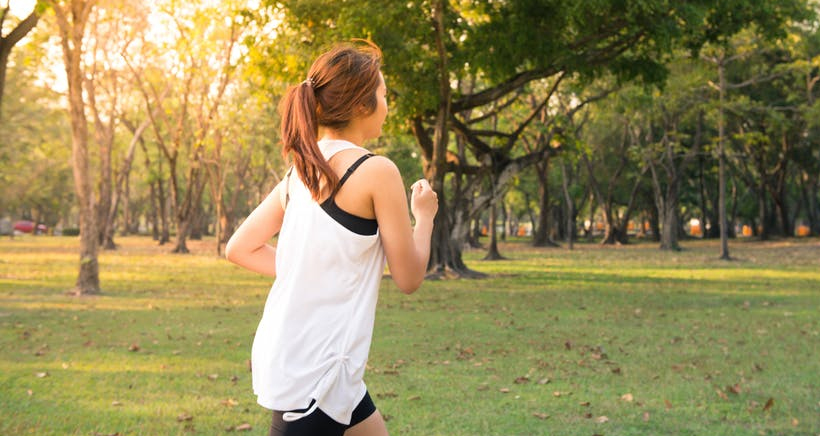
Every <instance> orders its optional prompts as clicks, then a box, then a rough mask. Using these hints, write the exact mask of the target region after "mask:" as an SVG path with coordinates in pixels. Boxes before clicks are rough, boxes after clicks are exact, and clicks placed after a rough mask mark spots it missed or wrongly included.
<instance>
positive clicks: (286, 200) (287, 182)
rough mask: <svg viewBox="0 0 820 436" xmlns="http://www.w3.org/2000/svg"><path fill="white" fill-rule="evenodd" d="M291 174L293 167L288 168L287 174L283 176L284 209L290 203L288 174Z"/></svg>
mask: <svg viewBox="0 0 820 436" xmlns="http://www.w3.org/2000/svg"><path fill="white" fill-rule="evenodd" d="M292 172H293V167H290V169H289V170H288V174H287V175H286V176H285V207H286V208H287V207H288V203H290V173H292Z"/></svg>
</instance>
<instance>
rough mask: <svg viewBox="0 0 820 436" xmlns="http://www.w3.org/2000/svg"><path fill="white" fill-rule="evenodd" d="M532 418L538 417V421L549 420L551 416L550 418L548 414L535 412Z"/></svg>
mask: <svg viewBox="0 0 820 436" xmlns="http://www.w3.org/2000/svg"><path fill="white" fill-rule="evenodd" d="M532 416H534V417H536V418H538V419H547V418H549V417H550V416H549V415H547V414H546V413H539V412H535V413H533V414H532Z"/></svg>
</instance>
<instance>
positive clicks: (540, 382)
mask: <svg viewBox="0 0 820 436" xmlns="http://www.w3.org/2000/svg"><path fill="white" fill-rule="evenodd" d="M549 382H550V379H548V378H542V379H541V380H538V384H539V385H545V384H547V383H549Z"/></svg>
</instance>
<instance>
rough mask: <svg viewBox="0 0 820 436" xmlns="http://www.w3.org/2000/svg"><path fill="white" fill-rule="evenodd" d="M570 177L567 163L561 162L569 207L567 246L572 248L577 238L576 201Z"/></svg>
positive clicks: (565, 195) (562, 183) (565, 197)
mask: <svg viewBox="0 0 820 436" xmlns="http://www.w3.org/2000/svg"><path fill="white" fill-rule="evenodd" d="M568 179H569V178H568V177H567V168H566V163H565V162H562V163H561V187H562V188H563V190H564V202H566V205H567V206H566V207H567V222H566V230H565V232H566V238H567V248H568V249H569V250H572V249H573V248H574V246H573V243H574V240H575V216H576V212H575V202H574V201H572V194H571V193H570V192H569V180H568Z"/></svg>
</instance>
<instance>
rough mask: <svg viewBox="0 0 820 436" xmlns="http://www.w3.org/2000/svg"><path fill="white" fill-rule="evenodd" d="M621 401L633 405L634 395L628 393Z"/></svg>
mask: <svg viewBox="0 0 820 436" xmlns="http://www.w3.org/2000/svg"><path fill="white" fill-rule="evenodd" d="M621 400H623V401H626V402H627V403H631V402H632V400H633V398H632V394H629V393H627V394H623V395H621Z"/></svg>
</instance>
